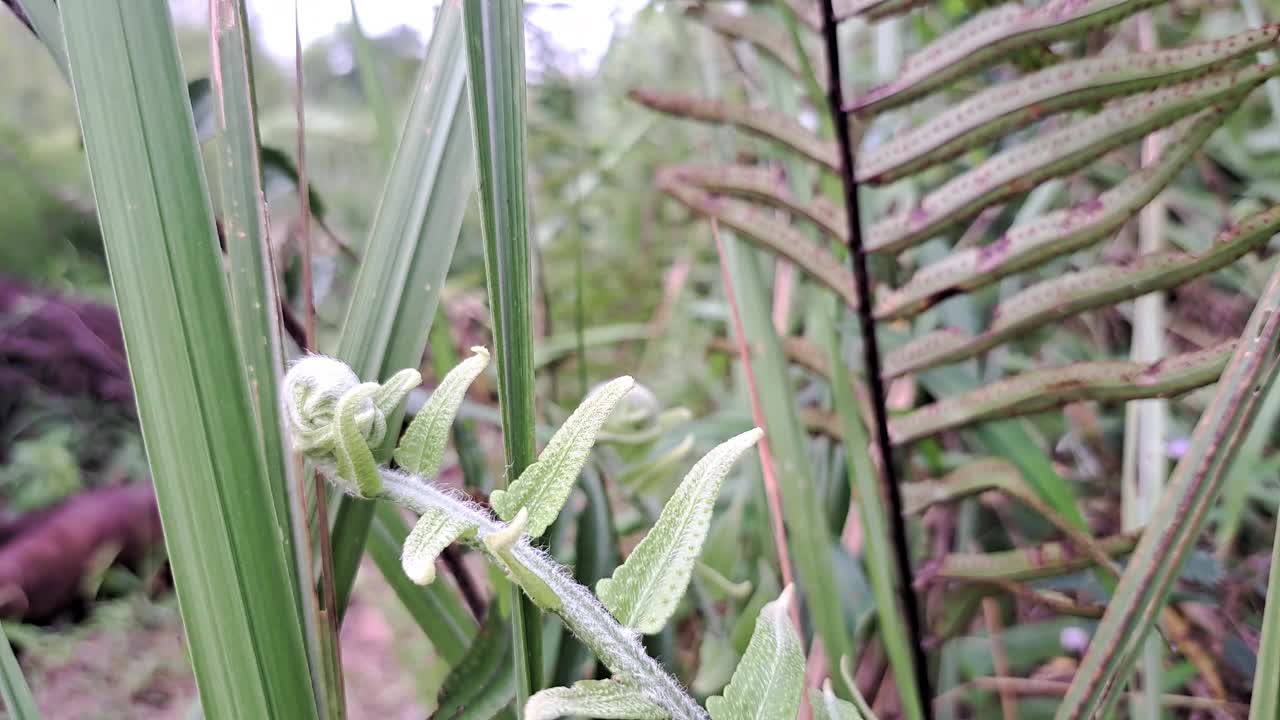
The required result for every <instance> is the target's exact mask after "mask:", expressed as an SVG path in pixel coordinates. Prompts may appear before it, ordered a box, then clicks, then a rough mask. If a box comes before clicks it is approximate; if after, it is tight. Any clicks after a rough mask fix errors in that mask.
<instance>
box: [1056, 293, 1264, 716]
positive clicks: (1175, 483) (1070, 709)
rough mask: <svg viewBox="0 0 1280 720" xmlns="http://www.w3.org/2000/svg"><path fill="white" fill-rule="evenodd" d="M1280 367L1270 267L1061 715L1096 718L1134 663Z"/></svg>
mask: <svg viewBox="0 0 1280 720" xmlns="http://www.w3.org/2000/svg"><path fill="white" fill-rule="evenodd" d="M1277 370H1280V271H1274V270H1273V272H1272V275H1271V279H1270V280H1269V281H1268V283H1267V287H1266V289H1264V290H1263V293H1262V296H1261V297H1260V298H1259V300H1258V303H1257V305H1256V306H1255V308H1254V310H1253V315H1252V316H1251V317H1250V318H1249V323H1248V325H1247V326H1246V327H1245V330H1244V333H1243V334H1241V336H1240V341H1239V343H1238V345H1237V347H1236V350H1235V353H1234V355H1233V356H1232V358H1231V362H1230V364H1228V366H1227V369H1226V370H1225V371H1224V372H1223V374H1222V379H1221V380H1220V381H1219V384H1218V388H1219V389H1218V392H1217V393H1216V394H1215V396H1214V399H1213V402H1212V403H1211V404H1210V406H1209V407H1208V409H1206V410H1205V412H1204V413H1203V414H1202V415H1201V416H1200V420H1199V421H1198V422H1197V423H1196V429H1195V431H1194V432H1193V433H1192V436H1191V442H1190V447H1189V448H1188V450H1187V453H1186V454H1185V455H1184V456H1183V458H1182V459H1181V460H1180V461H1179V462H1178V465H1177V467H1175V468H1174V471H1173V473H1172V475H1171V476H1170V478H1169V484H1168V489H1167V490H1166V491H1165V493H1164V495H1163V499H1162V500H1161V503H1160V505H1159V506H1158V507H1157V508H1156V511H1155V514H1154V515H1153V516H1152V518H1151V521H1150V522H1149V523H1148V524H1147V527H1146V529H1145V531H1144V532H1143V535H1142V540H1141V542H1140V543H1139V544H1138V547H1137V548H1136V549H1135V550H1134V553H1133V557H1132V559H1131V561H1130V563H1129V569H1128V570H1127V571H1126V572H1125V574H1124V576H1123V577H1122V578H1121V579H1120V585H1119V587H1117V589H1116V592H1115V595H1114V597H1113V598H1112V600H1111V602H1110V604H1109V605H1108V607H1107V614H1106V616H1105V617H1104V618H1103V620H1102V623H1101V625H1099V627H1098V630H1097V632H1096V633H1095V634H1094V637H1093V640H1092V642H1091V643H1090V644H1089V650H1088V652H1086V653H1085V657H1084V659H1083V660H1082V661H1081V664H1080V668H1079V670H1078V671H1077V672H1076V676H1075V679H1074V680H1073V681H1072V683H1071V688H1070V690H1068V692H1067V695H1066V697H1065V698H1064V699H1063V704H1062V706H1061V707H1060V708H1059V710H1058V714H1057V717H1058V718H1059V720H1066V719H1067V718H1082V717H1090V716H1092V714H1093V713H1094V712H1095V711H1096V710H1097V709H1098V708H1100V707H1102V706H1103V705H1105V704H1106V703H1107V702H1108V701H1109V699H1110V698H1109V696H1110V695H1111V693H1112V692H1114V688H1116V687H1117V686H1121V685H1122V684H1123V681H1124V680H1126V679H1127V677H1128V674H1129V671H1130V670H1131V669H1132V666H1133V661H1134V659H1135V657H1136V655H1137V652H1138V650H1139V648H1141V647H1142V645H1143V642H1144V641H1145V640H1146V637H1147V635H1148V633H1149V632H1150V630H1151V626H1152V623H1153V621H1154V619H1155V618H1156V616H1157V614H1158V613H1159V612H1160V609H1161V608H1162V607H1163V606H1164V602H1165V598H1166V597H1167V596H1168V593H1169V590H1170V589H1171V587H1172V584H1173V581H1174V579H1175V577H1176V576H1177V573H1178V569H1179V568H1180V567H1181V565H1182V562H1183V560H1185V559H1186V556H1187V552H1188V551H1189V550H1190V548H1191V546H1192V544H1193V543H1194V542H1195V539H1196V537H1197V536H1198V534H1199V532H1200V529H1201V527H1202V526H1203V524H1204V520H1205V517H1206V516H1207V514H1208V512H1209V509H1210V508H1211V507H1212V505H1213V503H1214V501H1215V500H1216V499H1217V495H1218V491H1219V490H1220V489H1221V486H1222V480H1223V478H1224V477H1225V475H1226V470H1227V468H1228V466H1229V464H1230V459H1231V457H1232V454H1233V453H1232V450H1233V449H1234V448H1235V446H1236V445H1238V444H1239V443H1240V442H1241V440H1242V439H1243V436H1244V432H1245V429H1246V428H1247V427H1248V426H1249V423H1250V421H1251V420H1252V419H1253V416H1254V415H1255V413H1256V412H1257V410H1258V406H1259V405H1260V403H1261V398H1262V396H1263V395H1264V394H1265V392H1266V390H1267V389H1268V388H1269V387H1270V386H1271V385H1272V383H1273V381H1274V380H1275V376H1276V373H1277Z"/></svg>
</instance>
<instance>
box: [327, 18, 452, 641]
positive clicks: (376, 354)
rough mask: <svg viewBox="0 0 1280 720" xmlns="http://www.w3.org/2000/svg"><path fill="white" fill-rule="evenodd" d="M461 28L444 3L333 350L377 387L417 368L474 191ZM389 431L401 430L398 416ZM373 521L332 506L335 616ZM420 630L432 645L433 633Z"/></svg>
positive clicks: (349, 503) (364, 509) (364, 505)
mask: <svg viewBox="0 0 1280 720" xmlns="http://www.w3.org/2000/svg"><path fill="white" fill-rule="evenodd" d="M461 23H462V15H461V12H460V10H459V8H458V7H457V6H456V5H455V4H452V3H447V4H445V6H444V7H443V9H442V11H441V13H440V16H439V17H438V18H437V20H436V30H437V31H438V32H434V33H433V34H432V41H431V44H430V46H429V47H428V49H427V57H426V60H424V61H423V64H422V68H421V70H420V71H419V74H418V81H417V90H416V91H415V92H414V96H413V100H412V102H411V104H410V107H409V112H408V117H407V119H406V121H405V124H404V129H403V132H402V134H401V136H400V144H399V146H398V147H397V149H396V153H395V157H394V158H392V161H391V168H390V169H389V170H388V173H387V181H386V185H385V186H384V188H383V192H382V197H381V199H380V201H379V204H378V212H377V214H376V215H375V216H374V220H373V227H372V228H370V230H369V240H368V242H367V243H366V244H365V248H364V253H363V255H362V258H361V263H360V269H359V271H358V272H357V274H356V280H355V285H354V287H353V288H352V292H351V300H350V304H349V306H348V308H347V316H346V319H345V320H344V321H343V325H342V334H341V336H340V338H339V340H338V345H337V347H336V348H335V349H334V355H335V356H337V357H339V358H341V359H342V360H343V361H345V362H347V363H348V364H349V365H351V367H352V368H354V369H355V371H356V372H357V373H358V374H359V375H360V377H369V378H373V377H376V378H383V377H386V376H388V375H390V374H391V373H392V372H394V371H395V370H398V369H400V368H403V367H410V366H417V365H418V363H419V362H421V360H422V353H423V351H424V350H425V349H426V344H427V334H428V332H429V331H430V329H431V322H432V320H433V319H434V317H435V315H436V308H437V307H438V306H439V303H440V291H441V289H442V288H443V287H444V280H445V275H446V274H447V272H448V270H449V263H450V261H451V260H452V258H453V251H454V248H455V246H456V245H457V242H458V234H459V232H460V230H461V228H462V218H463V215H464V214H465V212H466V205H467V201H468V200H469V199H470V197H471V192H472V189H473V188H474V182H475V163H474V162H473V160H472V155H471V153H472V149H471V122H470V120H469V118H468V117H467V109H466V104H465V103H464V102H463V96H464V94H465V88H466V65H465V62H464V57H463V53H464V49H463V43H462V32H461ZM388 422H389V426H390V427H396V428H398V427H399V426H400V415H399V413H397V414H396V416H395V417H392V418H388ZM388 435H389V436H391V437H389V438H388V439H387V441H386V443H384V445H383V447H381V448H379V450H378V452H377V453H376V454H377V455H378V456H379V457H388V456H390V453H391V448H392V446H393V445H394V443H395V439H394V433H389V434H388ZM372 518H373V506H372V504H371V503H369V502H367V501H364V500H359V499H356V498H353V497H350V496H346V495H344V496H342V497H341V499H340V500H339V502H338V508H337V515H336V518H335V520H334V525H333V534H332V537H333V571H334V587H335V589H336V591H337V599H338V608H339V612H341V611H342V610H344V609H345V608H346V604H347V599H348V597H349V595H350V593H351V586H352V583H353V582H354V581H355V575H356V570H357V568H358V567H359V563H360V556H361V555H362V554H363V552H364V544H365V538H366V537H367V536H368V533H369V526H370V523H371V522H372ZM424 630H426V631H427V634H428V635H429V636H430V635H431V634H432V633H433V632H434V631H435V630H433V628H424Z"/></svg>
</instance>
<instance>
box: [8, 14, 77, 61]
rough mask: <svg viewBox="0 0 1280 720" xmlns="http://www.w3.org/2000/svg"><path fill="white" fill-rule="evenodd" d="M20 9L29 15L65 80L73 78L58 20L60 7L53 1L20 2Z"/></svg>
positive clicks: (28, 17)
mask: <svg viewBox="0 0 1280 720" xmlns="http://www.w3.org/2000/svg"><path fill="white" fill-rule="evenodd" d="M18 7H20V8H22V11H23V12H24V13H26V14H27V19H28V20H30V21H31V27H33V28H35V30H36V36H37V37H39V38H40V41H41V42H43V43H44V44H45V47H47V48H49V54H50V55H53V61H54V63H56V64H57V65H58V70H60V71H62V76H63V77H65V78H69V77H71V70H70V68H69V67H68V66H67V52H66V42H65V41H64V40H63V38H62V22H61V21H60V20H59V19H58V6H57V4H56V3H54V1H53V0H18Z"/></svg>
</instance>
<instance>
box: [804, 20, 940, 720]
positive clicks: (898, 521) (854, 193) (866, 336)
mask: <svg viewBox="0 0 1280 720" xmlns="http://www.w3.org/2000/svg"><path fill="white" fill-rule="evenodd" d="M837 30H838V26H837V21H836V16H835V11H834V9H833V8H832V0H822V37H823V46H824V48H825V52H826V59H827V102H828V106H829V110H830V113H831V123H832V127H834V128H835V134H836V141H837V143H838V144H839V146H840V180H841V185H842V187H843V190H844V207H845V221H846V223H847V224H848V228H849V231H848V235H847V238H848V249H849V263H850V266H851V268H852V270H853V277H854V286H855V289H856V292H857V295H858V324H859V327H860V329H861V332H862V355H863V365H864V369H865V371H866V380H867V385H868V388H869V390H870V392H871V403H872V411H873V413H874V417H875V425H876V427H875V434H876V435H875V437H876V446H877V448H878V452H879V455H880V477H881V479H882V482H883V485H884V496H885V499H886V500H887V501H888V504H889V517H890V518H891V521H892V528H893V545H894V553H893V554H894V559H895V560H896V564H897V570H898V589H899V594H900V596H901V598H902V607H903V612H904V613H905V614H906V616H907V632H908V634H909V640H910V642H911V653H912V660H913V663H914V665H915V671H916V678H917V687H918V688H919V691H920V707H921V709H922V712H923V714H924V717H925V720H929V719H930V718H932V717H933V710H932V703H931V702H930V698H931V695H932V693H931V692H930V689H929V665H928V659H927V658H926V657H925V652H924V643H923V632H922V629H921V627H920V611H919V606H918V603H917V602H916V596H915V592H914V591H913V589H912V587H911V578H912V572H911V552H910V546H909V545H908V544H907V523H906V518H905V517H904V516H903V513H902V493H901V491H900V490H899V488H898V473H897V469H896V467H895V466H894V462H893V445H892V444H891V443H890V438H889V417H888V407H887V405H886V404H885V388H884V380H883V378H882V377H881V375H880V365H881V363H880V347H879V343H878V342H877V340H876V325H875V318H874V317H873V315H872V301H871V282H870V279H869V277H868V273H867V255H866V251H865V249H864V247H863V242H862V219H861V213H860V211H859V208H858V180H857V177H856V175H855V167H856V165H855V163H854V147H853V138H852V136H851V134H850V132H849V119H848V117H846V115H845V110H844V93H843V89H842V88H843V85H842V84H841V77H840V47H839V39H838V33H837ZM878 500H879V498H862V502H876V501H878Z"/></svg>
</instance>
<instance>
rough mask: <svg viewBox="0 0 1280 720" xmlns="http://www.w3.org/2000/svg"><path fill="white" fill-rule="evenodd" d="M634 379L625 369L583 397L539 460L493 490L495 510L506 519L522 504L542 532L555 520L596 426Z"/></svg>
mask: <svg viewBox="0 0 1280 720" xmlns="http://www.w3.org/2000/svg"><path fill="white" fill-rule="evenodd" d="M634 385H635V381H634V380H632V379H631V378H630V377H629V376H626V375H624V376H622V377H620V378H617V379H616V380H612V381H610V382H608V383H606V384H605V385H604V386H602V387H601V388H600V389H598V390H596V391H595V392H593V393H592V394H591V395H590V396H589V397H588V398H587V399H586V400H583V401H582V404H581V405H579V406H578V409H577V410H574V411H573V414H572V415H570V416H569V419H568V420H566V421H565V423H564V425H562V426H560V429H559V430H557V431H556V434H555V435H554V436H552V438H551V442H549V443H547V447H546V449H545V450H543V451H542V454H541V455H539V456H538V461H537V462H535V463H534V464H532V465H530V466H529V467H528V468H526V469H525V471H524V472H523V473H521V474H520V477H519V478H518V479H517V480H516V481H515V482H513V483H511V485H510V486H509V487H508V488H507V489H506V490H495V491H494V492H493V495H492V496H491V497H490V499H489V500H490V504H491V505H492V506H493V509H494V510H495V511H497V513H498V516H499V517H501V518H502V519H503V520H510V519H512V518H513V517H515V515H516V513H517V512H518V511H519V510H520V508H527V509H528V511H529V528H528V531H529V535H530V536H531V537H538V536H540V535H542V533H543V532H544V531H545V530H546V529H547V527H548V526H549V525H551V523H552V522H555V519H556V516H557V515H559V514H560V508H562V507H564V503H565V500H567V499H568V498H569V491H570V490H572V489H573V483H574V481H575V480H576V479H577V477H578V472H579V471H581V470H582V466H583V464H585V463H586V462H587V456H588V455H589V454H590V453H591V446H592V445H594V444H595V441H596V435H597V434H598V433H599V432H600V426H601V425H603V424H604V421H605V420H606V419H608V417H609V413H611V412H613V408H614V406H615V405H617V404H618V401H619V400H621V399H622V396H623V395H626V394H627V393H628V392H630V391H631V388H632V387H633V386H634Z"/></svg>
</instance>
